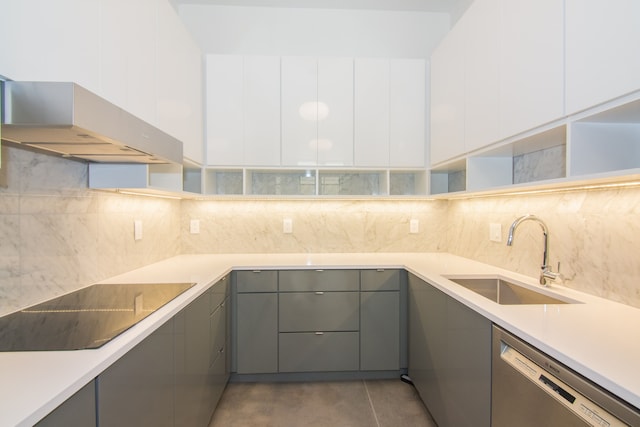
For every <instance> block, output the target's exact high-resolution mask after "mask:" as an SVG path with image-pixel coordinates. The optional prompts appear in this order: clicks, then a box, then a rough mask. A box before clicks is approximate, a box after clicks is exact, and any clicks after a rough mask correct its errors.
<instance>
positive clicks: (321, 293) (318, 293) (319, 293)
mask: <svg viewBox="0 0 640 427" xmlns="http://www.w3.org/2000/svg"><path fill="white" fill-rule="evenodd" d="M316 295H324V292H320V291H318V292H316Z"/></svg>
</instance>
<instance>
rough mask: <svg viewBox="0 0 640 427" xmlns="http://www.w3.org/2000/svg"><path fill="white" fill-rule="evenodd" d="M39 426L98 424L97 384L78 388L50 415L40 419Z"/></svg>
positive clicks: (87, 425) (86, 425) (91, 426)
mask: <svg viewBox="0 0 640 427" xmlns="http://www.w3.org/2000/svg"><path fill="white" fill-rule="evenodd" d="M36 426H37V427H68V426H74V427H76V426H77V427H95V426H96V384H95V381H91V382H90V383H89V384H87V385H85V386H84V387H82V388H81V389H80V390H78V391H77V392H76V393H75V394H74V395H73V396H71V397H70V398H69V399H67V400H66V401H64V402H63V403H62V404H61V405H60V406H58V407H57V408H56V409H54V410H53V411H52V412H51V413H50V414H49V415H47V416H46V417H44V418H43V419H42V420H40V421H39V422H38V423H37V424H36Z"/></svg>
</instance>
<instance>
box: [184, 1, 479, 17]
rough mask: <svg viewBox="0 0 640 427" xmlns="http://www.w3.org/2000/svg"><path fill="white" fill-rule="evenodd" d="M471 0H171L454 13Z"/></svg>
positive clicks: (241, 4) (190, 2) (240, 4)
mask: <svg viewBox="0 0 640 427" xmlns="http://www.w3.org/2000/svg"><path fill="white" fill-rule="evenodd" d="M472 1H473V0H172V2H173V3H175V4H177V5H180V4H210V5H224V6H252V7H284V8H312V9H314V8H315V9H371V10H398V11H422V12H444V13H450V14H456V13H458V12H459V11H460V10H461V9H465V8H466V6H468V5H469V4H470V3H471V2H472Z"/></svg>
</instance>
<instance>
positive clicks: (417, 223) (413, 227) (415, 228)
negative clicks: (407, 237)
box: [409, 219, 420, 234]
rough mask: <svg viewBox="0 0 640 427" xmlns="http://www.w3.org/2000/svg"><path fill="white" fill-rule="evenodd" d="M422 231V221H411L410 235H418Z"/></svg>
mask: <svg viewBox="0 0 640 427" xmlns="http://www.w3.org/2000/svg"><path fill="white" fill-rule="evenodd" d="M418 231H420V220H417V219H412V220H411V221H409V233H411V234H417V233H418Z"/></svg>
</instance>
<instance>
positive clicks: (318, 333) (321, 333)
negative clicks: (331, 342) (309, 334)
mask: <svg viewBox="0 0 640 427" xmlns="http://www.w3.org/2000/svg"><path fill="white" fill-rule="evenodd" d="M316 335H324V332H316Z"/></svg>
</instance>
